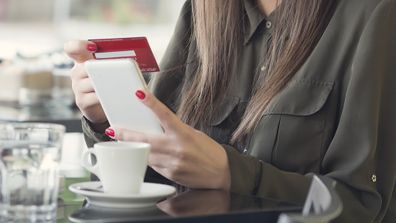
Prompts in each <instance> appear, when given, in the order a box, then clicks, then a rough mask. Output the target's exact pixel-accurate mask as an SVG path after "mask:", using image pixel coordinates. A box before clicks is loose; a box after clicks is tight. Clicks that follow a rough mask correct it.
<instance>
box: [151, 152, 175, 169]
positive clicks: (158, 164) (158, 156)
mask: <svg viewBox="0 0 396 223" xmlns="http://www.w3.org/2000/svg"><path fill="white" fill-rule="evenodd" d="M169 159H171V156H170V155H169V154H163V153H153V152H151V153H150V156H149V159H148V165H149V166H151V167H152V168H166V167H167V163H168V161H169Z"/></svg>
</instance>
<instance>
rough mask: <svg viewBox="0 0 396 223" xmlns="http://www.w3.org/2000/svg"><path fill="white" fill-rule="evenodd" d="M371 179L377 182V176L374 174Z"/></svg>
mask: <svg viewBox="0 0 396 223" xmlns="http://www.w3.org/2000/svg"><path fill="white" fill-rule="evenodd" d="M371 181H373V182H374V183H375V182H377V176H376V175H374V174H373V175H372V176H371Z"/></svg>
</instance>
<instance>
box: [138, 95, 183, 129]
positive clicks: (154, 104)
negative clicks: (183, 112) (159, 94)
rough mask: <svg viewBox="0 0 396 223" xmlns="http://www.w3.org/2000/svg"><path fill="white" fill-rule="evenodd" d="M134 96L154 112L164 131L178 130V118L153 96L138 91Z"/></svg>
mask: <svg viewBox="0 0 396 223" xmlns="http://www.w3.org/2000/svg"><path fill="white" fill-rule="evenodd" d="M135 94H136V96H137V97H138V98H139V99H140V100H141V101H142V102H143V104H145V105H146V106H147V107H148V108H150V109H151V110H152V111H153V112H154V114H155V115H156V116H157V117H158V119H159V121H160V122H161V125H162V127H163V128H164V129H165V130H168V129H170V130H178V128H179V126H180V124H181V121H180V120H179V118H178V117H177V116H176V115H175V114H174V113H173V112H172V111H171V110H170V109H169V108H168V107H167V106H166V105H164V104H163V103H162V102H161V101H159V100H158V99H157V98H156V97H155V96H154V95H153V94H151V93H150V92H148V91H145V90H138V91H136V92H135Z"/></svg>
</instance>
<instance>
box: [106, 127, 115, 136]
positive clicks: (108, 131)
mask: <svg viewBox="0 0 396 223" xmlns="http://www.w3.org/2000/svg"><path fill="white" fill-rule="evenodd" d="M105 134H106V135H107V136H108V137H111V138H114V136H115V132H114V129H112V128H107V129H106V130H105Z"/></svg>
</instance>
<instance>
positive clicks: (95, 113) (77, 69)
mask: <svg viewBox="0 0 396 223" xmlns="http://www.w3.org/2000/svg"><path fill="white" fill-rule="evenodd" d="M96 49H97V48H96V44H95V43H93V42H90V41H83V40H76V41H70V42H67V43H66V44H65V45H64V50H65V52H66V53H67V55H68V56H69V57H70V58H72V59H73V60H74V61H75V65H74V67H73V69H72V70H71V80H72V88H73V92H74V95H75V100H76V105H77V107H78V108H79V109H80V111H81V112H82V114H83V115H84V116H85V117H86V118H87V119H88V120H89V121H90V122H91V123H92V124H93V126H92V127H93V128H94V129H95V130H96V131H98V132H103V131H104V130H105V129H106V128H107V127H108V124H107V118H106V116H105V114H104V112H103V109H102V106H101V104H100V102H99V99H98V97H97V96H96V93H95V90H94V88H93V86H92V83H91V81H90V79H89V77H88V74H87V72H86V70H85V68H84V64H83V63H84V62H85V61H87V60H90V59H92V58H93V56H92V53H94V52H95V51H96Z"/></svg>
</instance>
